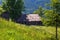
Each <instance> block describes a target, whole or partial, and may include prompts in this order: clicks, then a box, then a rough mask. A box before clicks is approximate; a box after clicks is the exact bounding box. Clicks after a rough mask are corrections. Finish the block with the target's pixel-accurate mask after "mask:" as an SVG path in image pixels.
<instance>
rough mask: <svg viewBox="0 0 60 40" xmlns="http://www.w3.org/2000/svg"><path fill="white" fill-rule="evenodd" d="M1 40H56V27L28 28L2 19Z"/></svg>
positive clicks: (59, 31)
mask: <svg viewBox="0 0 60 40" xmlns="http://www.w3.org/2000/svg"><path fill="white" fill-rule="evenodd" d="M59 37H60V28H58V38H59ZM0 40H56V38H55V27H46V26H34V25H31V26H28V25H23V24H17V23H14V22H12V21H6V20H5V19H2V18H0ZM59 40H60V38H59Z"/></svg>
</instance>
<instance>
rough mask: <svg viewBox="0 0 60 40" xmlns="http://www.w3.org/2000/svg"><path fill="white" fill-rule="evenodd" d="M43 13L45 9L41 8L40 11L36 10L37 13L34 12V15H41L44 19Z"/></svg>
mask: <svg viewBox="0 0 60 40" xmlns="http://www.w3.org/2000/svg"><path fill="white" fill-rule="evenodd" d="M43 11H44V9H43V8H42V7H41V6H40V7H39V9H38V10H36V11H34V12H33V13H34V14H39V15H40V16H41V17H42V15H43Z"/></svg>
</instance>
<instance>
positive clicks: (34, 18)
mask: <svg viewBox="0 0 60 40" xmlns="http://www.w3.org/2000/svg"><path fill="white" fill-rule="evenodd" d="M26 19H27V20H28V21H41V19H40V16H39V15H38V14H28V15H27V17H26Z"/></svg>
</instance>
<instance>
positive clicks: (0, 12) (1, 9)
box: [0, 6, 5, 15]
mask: <svg viewBox="0 0 60 40" xmlns="http://www.w3.org/2000/svg"><path fill="white" fill-rule="evenodd" d="M4 11H5V10H3V8H2V7H1V6H0V15H1V14H2V13H3V12H4Z"/></svg>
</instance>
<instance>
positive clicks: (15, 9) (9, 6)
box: [3, 0, 24, 20]
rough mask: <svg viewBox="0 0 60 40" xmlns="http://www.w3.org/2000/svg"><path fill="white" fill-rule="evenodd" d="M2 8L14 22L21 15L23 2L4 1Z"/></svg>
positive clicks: (14, 0) (21, 0)
mask: <svg viewBox="0 0 60 40" xmlns="http://www.w3.org/2000/svg"><path fill="white" fill-rule="evenodd" d="M3 8H4V9H5V10H6V11H8V12H9V14H10V18H11V19H12V20H16V19H17V18H18V17H20V16H21V14H22V11H23V9H24V3H23V0H6V2H4V3H3Z"/></svg>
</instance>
